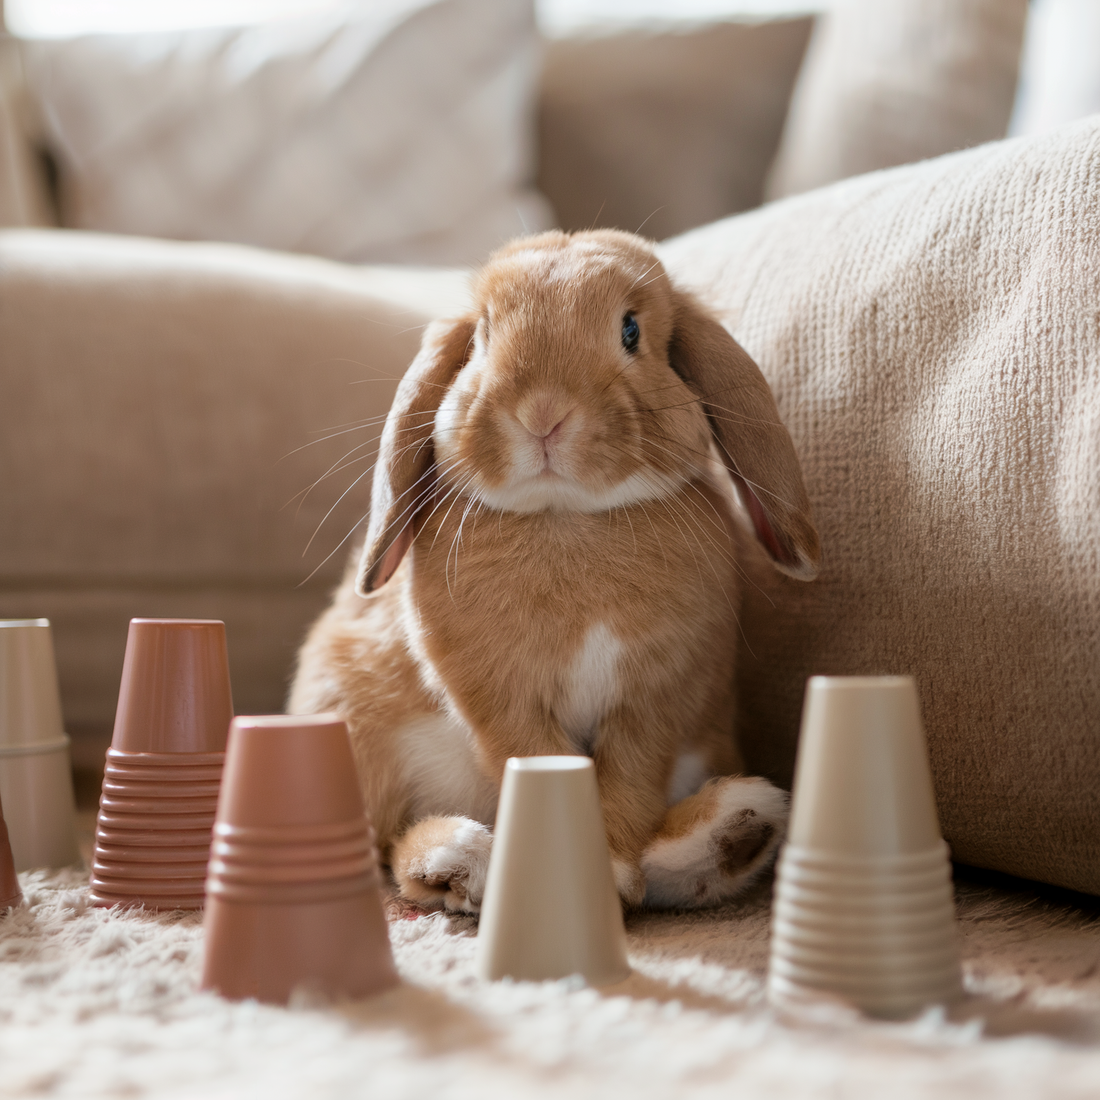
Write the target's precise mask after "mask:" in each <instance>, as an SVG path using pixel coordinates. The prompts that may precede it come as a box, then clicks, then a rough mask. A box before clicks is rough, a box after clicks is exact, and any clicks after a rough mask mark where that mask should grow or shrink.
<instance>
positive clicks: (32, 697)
mask: <svg viewBox="0 0 1100 1100" xmlns="http://www.w3.org/2000/svg"><path fill="white" fill-rule="evenodd" d="M0 802H2V803H3V806H4V817H5V818H6V820H7V826H8V835H9V836H10V838H11V850H12V855H13V857H14V859H15V869H16V870H17V871H26V870H29V869H30V868H32V867H65V866H67V865H68V864H70V863H76V862H77V861H78V860H79V859H80V849H79V848H78V846H77V842H76V819H75V806H74V803H73V780H72V769H71V765H70V760H69V738H68V737H67V736H66V734H65V730H64V727H63V726H62V723H61V697H60V694H59V692H58V686H57V666H56V665H55V663H54V654H53V638H52V636H51V633H50V621H49V619H0Z"/></svg>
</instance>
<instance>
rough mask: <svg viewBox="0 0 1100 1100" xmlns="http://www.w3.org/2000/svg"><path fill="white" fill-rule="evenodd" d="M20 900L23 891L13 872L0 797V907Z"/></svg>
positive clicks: (5, 906)
mask: <svg viewBox="0 0 1100 1100" xmlns="http://www.w3.org/2000/svg"><path fill="white" fill-rule="evenodd" d="M22 900H23V891H22V890H21V889H20V888H19V876H18V875H17V874H16V873H15V860H14V859H12V854H11V843H10V842H9V840H8V827H7V825H6V824H4V806H3V799H0V909H10V908H11V907H12V906H13V905H18V904H19V903H20V902H21V901H22Z"/></svg>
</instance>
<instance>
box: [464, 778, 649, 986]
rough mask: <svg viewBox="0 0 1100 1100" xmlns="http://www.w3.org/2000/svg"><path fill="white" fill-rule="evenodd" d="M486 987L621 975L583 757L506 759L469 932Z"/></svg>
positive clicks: (598, 981)
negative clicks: (504, 981) (475, 922)
mask: <svg viewBox="0 0 1100 1100" xmlns="http://www.w3.org/2000/svg"><path fill="white" fill-rule="evenodd" d="M477 971H478V974H479V975H480V977H482V978H484V979H486V980H489V981H494V980H497V979H500V978H514V979H517V980H522V981H544V980H548V979H549V980H553V979H557V978H565V977H569V976H570V975H573V974H579V975H581V977H583V978H584V979H585V981H587V982H588V983H589V984H590V985H609V984H611V983H613V982H618V981H622V980H623V979H624V978H626V977H628V976H629V974H630V966H629V964H628V963H627V960H626V933H625V931H624V928H623V914H622V905H621V903H620V901H619V895H618V892H617V891H616V889H615V883H614V879H613V877H612V873H611V855H610V852H609V851H608V847H607V836H606V833H605V831H604V822H603V814H602V811H601V809H600V798H599V790H598V788H597V786H596V772H595V768H594V766H593V764H592V761H591V760H590V759H589V758H588V757H586V756H531V757H513V758H512V759H511V760H509V761H508V763H507V765H506V767H505V769H504V783H503V785H502V788H501V796H500V807H499V809H498V811H497V820H496V827H495V829H494V838H493V852H492V856H491V857H490V860H489V873H488V878H487V881H486V884H485V899H484V902H483V903H482V907H481V920H480V924H479V929H478V942H477Z"/></svg>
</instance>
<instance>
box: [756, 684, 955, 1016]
mask: <svg viewBox="0 0 1100 1100" xmlns="http://www.w3.org/2000/svg"><path fill="white" fill-rule="evenodd" d="M769 991H770V994H771V996H772V998H773V1000H777V1001H779V1002H788V1003H789V1002H790V1001H792V1000H801V999H803V998H804V997H805V996H806V995H807V994H810V995H813V994H822V993H824V994H828V995H831V996H836V997H840V998H842V999H844V1000H846V1001H848V1002H850V1003H852V1004H854V1005H856V1006H857V1007H859V1008H861V1009H862V1010H863V1011H865V1012H867V1013H869V1014H871V1015H876V1016H886V1017H904V1016H907V1015H910V1014H912V1013H914V1012H916V1011H919V1010H920V1009H921V1008H923V1007H925V1006H926V1005H929V1004H935V1003H942V1002H945V1001H949V1000H952V999H954V998H955V997H957V996H958V995H959V994H960V993H961V980H960V971H959V959H958V951H957V946H956V936H955V909H954V897H953V893H952V885H951V868H950V862H949V856H948V850H947V845H946V844H944V842H943V839H942V837H941V835H940V830H939V824H938V821H937V817H936V806H935V800H934V798H933V793H932V780H931V773H930V770H929V766H928V754H927V749H926V747H925V741H924V733H923V730H922V727H921V720H920V711H919V705H918V701H917V692H916V686H915V684H914V682H913V680H912V679H911V678H910V677H906V676H889V677H826V676H815V677H814V678H813V679H811V680H810V683H809V686H808V688H807V693H806V705H805V709H804V711H803V716H802V734H801V741H800V743H799V751H798V762H797V765H796V770H795V782H794V795H793V807H792V813H791V826H790V835H789V842H788V844H787V846H786V847H785V849H784V850H783V854H782V856H781V858H780V861H779V866H778V873H777V881H776V891H775V908H774V912H773V924H772V946H771V968H770V975H769Z"/></svg>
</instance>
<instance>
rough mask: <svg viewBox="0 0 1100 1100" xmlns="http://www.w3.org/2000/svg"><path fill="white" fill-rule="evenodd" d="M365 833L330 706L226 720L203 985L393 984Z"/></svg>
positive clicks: (280, 992) (260, 993)
mask: <svg viewBox="0 0 1100 1100" xmlns="http://www.w3.org/2000/svg"><path fill="white" fill-rule="evenodd" d="M380 886H381V875H380V873H379V868H378V853H377V851H376V849H375V840H374V831H373V830H372V829H371V827H370V823H369V822H368V820H367V817H366V813H365V811H364V808H363V796H362V794H361V792H360V790H359V781H358V775H357V772H356V768H355V761H354V758H353V756H352V751H351V741H350V739H349V738H348V731H347V727H346V726H345V725H344V723H343V722H342V721H341V720H340V719H339V718H338V717H337V716H336V715H334V714H319V715H289V716H288V715H274V716H269V717H255V718H236V719H234V721H233V725H232V728H231V730H230V734H229V748H228V752H227V757H226V769H225V781H224V783H223V785H222V792H221V798H220V800H219V802H218V818H217V823H216V825H215V826H214V843H213V847H212V849H211V859H210V873H209V878H208V880H207V886H206V890H207V904H206V913H205V916H204V928H205V932H206V954H205V960H204V965H203V976H202V986H203V988H204V989H214V990H217V991H218V992H219V993H221V994H222V995H223V996H225V997H229V998H231V999H240V998H244V997H255V998H256V999H257V1000H260V1001H267V1002H270V1003H272V1004H286V1003H287V1001H288V1000H289V998H290V996H291V993H292V992H293V991H294V990H295V989H296V988H301V989H305V990H308V991H310V992H312V993H317V994H321V995H323V996H327V997H364V996H367V995H369V994H373V993H379V992H381V991H382V990H384V989H388V988H390V987H391V986H393V985H396V984H397V972H396V970H395V969H394V965H393V957H392V955H391V953H390V941H389V934H388V932H387V928H386V918H385V915H384V913H383V910H382V899H381V896H380V893H379V889H380Z"/></svg>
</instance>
